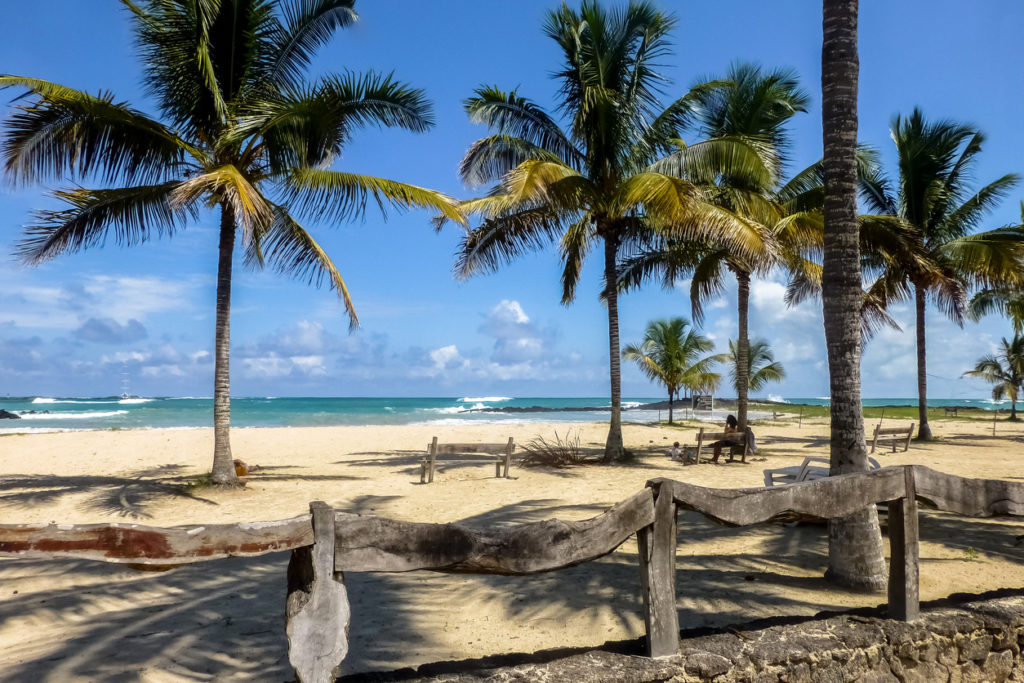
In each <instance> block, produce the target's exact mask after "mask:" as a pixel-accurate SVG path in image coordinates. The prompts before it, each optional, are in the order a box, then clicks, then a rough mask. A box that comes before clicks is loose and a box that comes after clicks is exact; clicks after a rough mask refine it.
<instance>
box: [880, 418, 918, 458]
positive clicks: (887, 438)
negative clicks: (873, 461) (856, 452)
mask: <svg viewBox="0 0 1024 683" xmlns="http://www.w3.org/2000/svg"><path fill="white" fill-rule="evenodd" d="M913 435H914V423H913V422H911V423H910V426H909V427H886V428H885V429H882V425H881V424H877V425H875V437H874V438H873V439H871V452H872V453H874V452H875V446H877V445H878V444H882V445H883V446H884V445H885V444H889V443H891V444H892V452H893V453H895V452H896V444H898V443H900V442H902V443H903V452H904V453H905V452H907V450H908V449H909V448H910V437H911V436H913Z"/></svg>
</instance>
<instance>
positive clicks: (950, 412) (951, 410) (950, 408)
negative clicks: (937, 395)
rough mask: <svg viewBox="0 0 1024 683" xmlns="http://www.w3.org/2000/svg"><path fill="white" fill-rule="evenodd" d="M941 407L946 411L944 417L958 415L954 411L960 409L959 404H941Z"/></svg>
mask: <svg viewBox="0 0 1024 683" xmlns="http://www.w3.org/2000/svg"><path fill="white" fill-rule="evenodd" d="M942 409H943V410H945V411H946V417H949V416H950V415H952V416H953V417H959V415H957V414H956V411H958V410H960V406H943V407H942Z"/></svg>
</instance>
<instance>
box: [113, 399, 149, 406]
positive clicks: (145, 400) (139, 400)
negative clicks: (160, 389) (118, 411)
mask: <svg viewBox="0 0 1024 683" xmlns="http://www.w3.org/2000/svg"><path fill="white" fill-rule="evenodd" d="M155 400H156V399H154V398H122V399H121V400H120V401H118V403H123V404H125V405H133V404H135V403H149V402H151V401H155Z"/></svg>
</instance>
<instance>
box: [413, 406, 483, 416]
mask: <svg viewBox="0 0 1024 683" xmlns="http://www.w3.org/2000/svg"><path fill="white" fill-rule="evenodd" d="M489 407H490V406H486V405H484V404H483V403H474V404H473V405H471V406H469V407H463V406H450V407H448V408H424V409H423V412H425V413H441V414H443V415H458V414H459V413H468V412H469V411H471V410H487V409H488V408H489Z"/></svg>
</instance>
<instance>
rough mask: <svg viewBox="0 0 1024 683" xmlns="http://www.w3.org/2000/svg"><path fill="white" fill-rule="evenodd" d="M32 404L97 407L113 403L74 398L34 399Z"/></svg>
mask: <svg viewBox="0 0 1024 683" xmlns="http://www.w3.org/2000/svg"><path fill="white" fill-rule="evenodd" d="M32 403H43V404H46V405H51V404H54V403H88V404H90V405H95V404H104V403H106V404H109V403H111V402H110V401H88V400H85V399H78V398H74V399H72V398H34V399H32Z"/></svg>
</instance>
